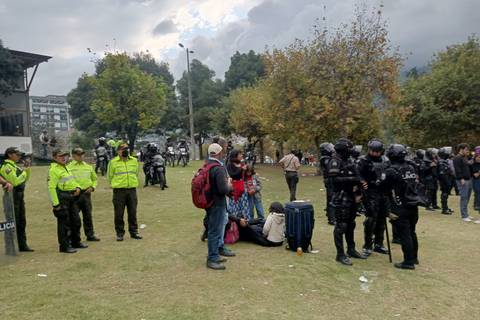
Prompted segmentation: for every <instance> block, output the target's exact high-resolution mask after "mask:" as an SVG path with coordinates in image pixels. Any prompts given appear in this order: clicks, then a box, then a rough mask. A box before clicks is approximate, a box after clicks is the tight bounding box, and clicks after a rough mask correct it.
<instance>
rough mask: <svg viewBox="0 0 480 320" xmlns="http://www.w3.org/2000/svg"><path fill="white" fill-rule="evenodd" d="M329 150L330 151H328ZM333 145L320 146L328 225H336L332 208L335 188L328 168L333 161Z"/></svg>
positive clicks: (320, 162) (323, 144) (324, 144)
mask: <svg viewBox="0 0 480 320" xmlns="http://www.w3.org/2000/svg"><path fill="white" fill-rule="evenodd" d="M328 148H329V149H328ZM332 154H333V144H331V143H328V142H325V143H322V144H321V145H320V160H319V164H320V170H321V171H322V175H323V184H324V186H325V191H326V200H327V205H326V208H325V211H326V216H327V220H328V224H330V225H335V212H334V208H333V206H332V196H333V186H332V184H331V181H330V179H327V167H328V163H329V162H330V160H331V159H332Z"/></svg>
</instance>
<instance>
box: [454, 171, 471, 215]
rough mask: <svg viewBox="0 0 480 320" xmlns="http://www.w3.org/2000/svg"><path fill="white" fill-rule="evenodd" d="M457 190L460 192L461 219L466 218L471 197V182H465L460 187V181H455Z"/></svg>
mask: <svg viewBox="0 0 480 320" xmlns="http://www.w3.org/2000/svg"><path fill="white" fill-rule="evenodd" d="M457 186H458V190H460V213H461V214H462V218H467V217H468V201H470V196H471V195H472V180H465V183H464V184H463V186H462V183H461V182H460V180H457Z"/></svg>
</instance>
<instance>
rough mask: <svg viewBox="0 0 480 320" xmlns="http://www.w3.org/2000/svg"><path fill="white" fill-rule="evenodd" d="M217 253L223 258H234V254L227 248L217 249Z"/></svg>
mask: <svg viewBox="0 0 480 320" xmlns="http://www.w3.org/2000/svg"><path fill="white" fill-rule="evenodd" d="M218 253H219V254H220V255H221V256H224V257H235V253H234V252H233V251H232V250H230V249H228V248H220V249H218Z"/></svg>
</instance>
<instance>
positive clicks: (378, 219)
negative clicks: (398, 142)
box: [358, 139, 390, 255]
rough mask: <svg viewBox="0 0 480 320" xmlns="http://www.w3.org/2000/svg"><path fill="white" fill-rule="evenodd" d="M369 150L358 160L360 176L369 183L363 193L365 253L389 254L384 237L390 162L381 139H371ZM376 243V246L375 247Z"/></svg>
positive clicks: (387, 210) (388, 205) (387, 207)
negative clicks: (387, 176) (387, 174)
mask: <svg viewBox="0 0 480 320" xmlns="http://www.w3.org/2000/svg"><path fill="white" fill-rule="evenodd" d="M368 150H369V153H368V154H367V155H366V156H362V157H360V159H359V162H358V172H359V174H360V177H361V178H362V180H363V181H366V182H367V184H368V188H367V189H366V190H365V191H364V193H363V204H364V206H365V209H366V212H365V217H366V218H365V221H364V223H363V225H364V227H365V228H364V236H365V244H364V246H363V254H364V255H370V254H371V253H372V249H373V251H375V252H378V253H382V254H388V250H387V249H386V248H384V246H383V239H384V232H385V221H386V217H387V216H388V213H389V210H390V201H389V188H388V187H387V185H386V184H385V180H386V169H387V168H388V166H389V162H388V160H387V159H386V158H385V157H383V156H382V154H383V151H384V149H383V143H382V142H381V141H379V140H376V139H374V140H371V141H370V142H369V143H368ZM372 153H378V154H379V156H374V155H373V154H372ZM373 236H375V241H374V239H373ZM374 243H375V247H373V244H374Z"/></svg>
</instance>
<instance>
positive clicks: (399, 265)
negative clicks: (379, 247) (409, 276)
mask: <svg viewBox="0 0 480 320" xmlns="http://www.w3.org/2000/svg"><path fill="white" fill-rule="evenodd" d="M393 265H394V267H395V268H398V269H407V270H415V265H413V264H407V263H405V262H397V263H395V264H393Z"/></svg>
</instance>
